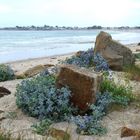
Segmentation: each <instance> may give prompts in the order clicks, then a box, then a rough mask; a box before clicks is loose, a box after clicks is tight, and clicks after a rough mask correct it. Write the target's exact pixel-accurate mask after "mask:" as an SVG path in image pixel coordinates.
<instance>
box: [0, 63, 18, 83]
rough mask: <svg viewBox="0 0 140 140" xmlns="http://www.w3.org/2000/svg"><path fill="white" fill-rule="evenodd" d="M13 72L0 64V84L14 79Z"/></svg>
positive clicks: (8, 67)
mask: <svg viewBox="0 0 140 140" xmlns="http://www.w3.org/2000/svg"><path fill="white" fill-rule="evenodd" d="M14 77H15V76H14V71H13V70H12V69H11V68H10V66H8V65H4V64H0V82H2V81H6V80H13V79H14Z"/></svg>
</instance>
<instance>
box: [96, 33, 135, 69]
mask: <svg viewBox="0 0 140 140" xmlns="http://www.w3.org/2000/svg"><path fill="white" fill-rule="evenodd" d="M95 53H100V54H101V55H102V56H103V57H104V58H105V59H106V60H107V62H108V64H109V66H110V68H111V69H113V70H122V69H123V66H125V65H132V64H134V62H135V59H134V56H133V54H132V51H131V50H130V49H129V48H127V47H126V46H124V45H122V44H121V43H119V42H117V41H115V40H113V39H112V37H111V35H110V34H108V33H106V32H103V31H102V32H100V33H99V35H98V36H97V38H96V42H95Z"/></svg>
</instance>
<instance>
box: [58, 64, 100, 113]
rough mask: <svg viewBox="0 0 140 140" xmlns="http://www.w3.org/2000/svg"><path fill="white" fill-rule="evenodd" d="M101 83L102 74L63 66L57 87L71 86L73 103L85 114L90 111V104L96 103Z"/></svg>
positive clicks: (71, 66)
mask: <svg viewBox="0 0 140 140" xmlns="http://www.w3.org/2000/svg"><path fill="white" fill-rule="evenodd" d="M101 82H102V74H101V73H96V72H90V71H88V70H87V69H84V68H79V67H76V66H73V65H62V66H61V69H60V72H59V74H58V77H57V86H58V87H62V86H66V85H67V86H69V88H70V90H71V91H72V93H71V94H72V97H71V102H72V103H73V104H74V105H75V106H77V107H79V109H81V111H83V112H85V111H87V110H88V108H89V105H90V104H92V103H95V101H96V98H95V96H96V93H97V91H98V89H99V87H100V83H101Z"/></svg>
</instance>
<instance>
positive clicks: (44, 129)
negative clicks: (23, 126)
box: [32, 119, 53, 135]
mask: <svg viewBox="0 0 140 140" xmlns="http://www.w3.org/2000/svg"><path fill="white" fill-rule="evenodd" d="M52 123H53V122H52V121H51V120H50V119H44V120H41V121H40V122H39V123H37V124H34V125H32V127H33V128H34V131H35V132H36V133H37V134H40V135H46V134H48V130H49V127H50V125H51V124H52Z"/></svg>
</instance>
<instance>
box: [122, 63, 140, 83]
mask: <svg viewBox="0 0 140 140" xmlns="http://www.w3.org/2000/svg"><path fill="white" fill-rule="evenodd" d="M124 71H125V72H127V77H128V78H129V79H131V80H136V81H140V67H138V66H136V65H129V66H125V67H124Z"/></svg>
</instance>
